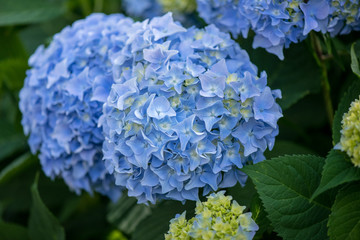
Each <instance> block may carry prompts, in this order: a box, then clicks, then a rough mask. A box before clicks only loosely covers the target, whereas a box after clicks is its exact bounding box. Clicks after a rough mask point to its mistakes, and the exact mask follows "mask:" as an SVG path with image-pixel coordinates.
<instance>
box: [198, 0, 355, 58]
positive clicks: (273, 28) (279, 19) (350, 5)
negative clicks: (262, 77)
mask: <svg viewBox="0 0 360 240" xmlns="http://www.w3.org/2000/svg"><path fill="white" fill-rule="evenodd" d="M197 4H198V12H199V14H200V16H201V17H202V18H203V19H204V20H205V21H206V22H207V23H208V24H215V25H216V26H218V27H219V28H220V29H221V30H223V31H226V32H230V33H232V35H233V36H234V37H237V36H238V35H242V36H243V37H245V38H247V34H248V32H249V30H250V29H251V30H253V31H254V33H255V37H254V41H253V47H254V48H257V47H262V48H265V49H266V50H267V51H268V52H270V53H273V54H275V55H277V56H278V57H279V58H280V59H283V58H284V55H283V49H284V47H285V48H288V47H289V45H290V44H291V43H297V42H300V41H302V40H304V39H305V38H306V37H307V35H308V34H309V32H310V31H316V32H322V33H326V32H328V33H330V34H331V36H335V35H337V34H347V33H349V32H351V31H352V30H356V31H359V30H360V11H359V8H360V6H359V1H357V0H309V1H303V0H274V1H271V0H259V1H253V0H239V1H235V0H225V1H220V0H197Z"/></svg>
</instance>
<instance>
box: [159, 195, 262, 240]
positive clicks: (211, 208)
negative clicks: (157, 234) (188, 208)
mask: <svg viewBox="0 0 360 240" xmlns="http://www.w3.org/2000/svg"><path fill="white" fill-rule="evenodd" d="M224 193H225V191H221V192H218V193H216V194H215V193H213V194H211V195H210V196H208V197H207V201H206V202H203V203H202V202H200V201H198V202H197V203H196V209H195V213H196V216H195V217H193V218H191V219H190V220H189V221H187V220H186V218H185V212H184V213H183V214H181V215H177V216H176V217H175V218H174V219H172V220H171V221H170V229H169V231H168V233H167V234H165V240H177V239H182V240H192V239H195V240H210V239H211V240H217V239H224V240H235V239H236V240H250V239H253V237H254V235H255V232H256V231H257V230H258V229H259V227H258V226H257V225H256V223H255V222H254V220H253V219H252V218H251V213H244V212H243V211H244V209H245V207H243V206H240V205H239V204H238V203H237V202H236V201H235V200H233V201H232V197H231V196H225V195H224Z"/></svg>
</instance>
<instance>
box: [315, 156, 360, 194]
mask: <svg viewBox="0 0 360 240" xmlns="http://www.w3.org/2000/svg"><path fill="white" fill-rule="evenodd" d="M357 180H360V169H359V168H356V167H354V165H353V164H352V163H351V162H350V159H349V157H348V156H347V155H346V153H343V152H340V151H337V150H334V149H333V150H331V151H330V153H329V155H328V156H327V158H326V160H325V165H324V169H323V171H322V177H321V181H320V185H319V187H318V188H317V189H316V191H315V192H314V194H313V196H312V199H314V198H316V197H317V196H319V195H320V194H321V193H323V192H325V191H327V190H329V189H332V188H335V187H337V186H340V185H341V184H344V183H348V182H352V181H357Z"/></svg>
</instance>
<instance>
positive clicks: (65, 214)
mask: <svg viewBox="0 0 360 240" xmlns="http://www.w3.org/2000/svg"><path fill="white" fill-rule="evenodd" d="M92 12H104V13H108V14H110V13H119V12H120V13H121V12H122V8H121V1H119V0H71V1H70V0H32V1H29V0H0V46H1V48H0V116H1V117H0V133H1V134H0V239H1V240H14V239H15V240H16V239H22V240H25V239H30V240H43V239H44V240H49V239H59V240H60V239H65V236H66V239H76V240H82V239H104V240H122V239H163V234H164V233H165V232H166V231H167V230H168V224H169V220H170V219H171V218H173V217H174V216H175V214H176V213H181V212H183V211H184V210H186V211H187V214H188V216H191V215H192V214H193V211H194V206H195V203H194V202H187V203H186V204H185V205H183V204H181V203H180V202H175V201H165V202H160V203H158V204H157V205H155V206H146V205H138V204H137V203H136V200H135V199H134V198H129V197H127V196H126V194H124V196H123V197H122V198H121V199H120V200H119V201H118V202H117V203H111V202H110V201H109V200H108V199H106V198H104V197H102V196H100V195H94V196H89V195H88V194H87V193H83V194H82V195H81V196H77V195H76V194H75V193H73V192H71V191H69V189H68V188H67V186H66V185H65V184H64V183H63V181H62V180H58V179H55V180H51V179H48V178H47V177H45V176H44V174H43V173H42V171H41V167H40V164H39V161H38V159H37V157H36V156H32V155H31V153H30V152H29V148H28V146H27V143H26V137H25V136H24V134H23V131H22V127H21V124H20V121H21V115H20V112H19V110H18V100H19V97H18V93H19V90H20V89H21V87H22V85H23V81H24V78H25V71H26V69H27V68H28V65H27V61H28V58H29V56H30V55H31V54H32V53H33V52H34V50H35V49H36V47H37V46H39V45H41V44H45V45H46V44H48V43H49V42H50V41H51V39H52V36H53V35H54V34H55V33H57V32H59V31H60V30H61V29H62V28H64V27H65V26H66V25H69V24H71V23H72V22H74V21H75V20H77V19H80V18H84V17H85V16H87V15H89V14H90V13H92ZM316 38H317V39H318V40H319V42H320V47H321V48H322V51H323V53H324V56H327V57H326V58H324V59H325V60H323V64H324V65H325V67H326V69H327V73H328V77H329V82H330V86H331V100H332V102H333V107H334V109H336V108H337V104H336V103H338V102H339V99H340V98H341V96H342V95H343V94H344V92H345V90H346V89H347V88H348V87H349V85H350V84H351V83H352V82H353V81H355V80H356V76H355V75H354V74H353V73H352V72H351V69H350V62H351V58H350V46H351V44H352V43H353V42H355V41H356V40H357V39H359V38H360V35H359V33H353V34H351V35H348V36H343V37H341V38H337V39H330V38H328V37H326V36H325V37H324V36H321V35H317V36H316ZM237 41H238V42H239V44H240V45H241V47H242V48H244V49H246V50H247V51H248V52H249V55H250V58H251V60H252V61H253V62H254V63H255V64H256V65H257V66H258V67H259V70H266V72H267V74H268V79H269V85H270V87H271V88H272V89H276V88H279V89H281V90H282V94H283V98H282V99H281V100H280V101H279V103H280V105H281V106H282V108H283V111H284V117H283V118H281V120H280V121H279V128H280V134H279V136H278V137H277V139H276V144H275V147H274V149H273V150H272V151H268V152H267V153H266V156H267V158H272V157H277V156H281V155H285V154H315V155H319V156H322V157H325V156H326V155H327V153H328V151H329V149H331V148H332V146H333V143H332V137H331V125H330V123H329V120H328V118H327V113H326V108H325V104H324V100H323V94H322V86H321V80H320V79H321V77H322V74H323V72H322V70H321V67H319V66H318V64H317V62H316V60H315V58H314V56H313V50H312V47H311V42H310V40H309V39H308V40H307V41H305V42H303V43H301V44H297V45H295V44H293V45H292V46H291V47H290V49H287V50H285V60H284V61H280V60H278V58H277V57H276V56H274V55H271V54H269V53H267V52H265V50H263V49H256V50H254V49H252V48H251V42H252V40H251V37H250V38H249V39H247V40H244V39H238V40H237ZM358 48H360V43H359V44H357V47H356V49H355V51H356V52H358V53H359V49H358ZM358 56H359V55H358ZM357 80H358V79H357ZM227 193H228V194H231V195H232V196H233V197H234V198H235V199H236V200H237V201H238V202H239V203H240V204H242V205H246V206H247V207H248V209H250V210H251V211H252V212H253V216H254V219H255V220H256V221H257V223H258V224H259V225H260V231H259V232H258V233H257V236H256V238H258V239H276V238H277V237H276V234H275V233H274V232H272V227H271V224H270V222H269V220H267V218H266V213H265V211H264V208H263V206H262V203H261V201H260V199H259V196H258V194H257V193H256V191H255V188H254V185H253V184H252V183H251V181H250V180H249V182H248V184H247V185H246V187H245V188H242V187H241V186H235V187H234V188H231V189H229V190H228V191H227Z"/></svg>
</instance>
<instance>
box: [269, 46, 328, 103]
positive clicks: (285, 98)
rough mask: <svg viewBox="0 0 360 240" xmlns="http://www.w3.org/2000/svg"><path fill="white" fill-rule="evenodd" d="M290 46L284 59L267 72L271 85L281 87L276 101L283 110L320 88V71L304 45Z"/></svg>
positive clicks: (274, 87)
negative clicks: (280, 95) (280, 94)
mask: <svg viewBox="0 0 360 240" xmlns="http://www.w3.org/2000/svg"><path fill="white" fill-rule="evenodd" d="M293 47H294V48H293ZM292 48H293V49H291V51H288V52H286V53H287V54H286V55H285V60H284V61H283V62H280V63H279V64H277V66H276V68H275V69H274V70H272V71H271V72H269V84H270V85H271V87H272V88H273V89H276V88H280V89H281V92H282V99H281V100H279V101H278V102H279V104H280V106H281V107H282V109H283V110H285V109H287V108H289V107H290V106H292V105H293V104H295V103H296V102H298V101H299V100H300V99H302V98H303V97H305V96H307V95H309V94H310V93H317V92H319V91H320V89H321V83H320V78H321V73H320V70H319V68H318V67H317V65H316V63H315V61H314V60H313V58H312V56H311V54H310V53H309V52H308V51H307V49H306V48H305V46H304V45H303V46H302V47H300V46H299V47H298V46H292ZM300 66H301V67H300Z"/></svg>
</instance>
